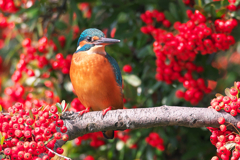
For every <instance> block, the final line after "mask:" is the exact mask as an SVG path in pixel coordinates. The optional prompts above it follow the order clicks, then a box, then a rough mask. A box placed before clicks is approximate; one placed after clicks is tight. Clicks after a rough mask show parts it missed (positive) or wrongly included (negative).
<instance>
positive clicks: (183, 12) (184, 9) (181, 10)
mask: <svg viewBox="0 0 240 160" xmlns="http://www.w3.org/2000/svg"><path fill="white" fill-rule="evenodd" d="M178 3H179V6H180V8H181V9H180V10H179V13H180V14H181V15H182V16H181V18H182V22H186V21H187V18H188V17H187V13H186V10H187V9H186V6H185V4H184V3H183V1H182V0H178Z"/></svg>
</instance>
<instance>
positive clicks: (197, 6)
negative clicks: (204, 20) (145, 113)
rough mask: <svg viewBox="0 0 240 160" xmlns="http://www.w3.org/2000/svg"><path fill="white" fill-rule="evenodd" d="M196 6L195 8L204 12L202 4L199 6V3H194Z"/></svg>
mask: <svg viewBox="0 0 240 160" xmlns="http://www.w3.org/2000/svg"><path fill="white" fill-rule="evenodd" d="M194 8H195V9H196V10H199V11H200V12H201V13H203V12H204V9H203V8H202V7H201V6H199V5H194Z"/></svg>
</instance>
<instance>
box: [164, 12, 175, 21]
mask: <svg viewBox="0 0 240 160" xmlns="http://www.w3.org/2000/svg"><path fill="white" fill-rule="evenodd" d="M164 15H165V17H166V18H167V19H168V20H169V21H170V22H171V23H174V22H176V21H177V19H176V18H175V17H174V16H173V15H172V14H171V13H170V12H168V11H164Z"/></svg>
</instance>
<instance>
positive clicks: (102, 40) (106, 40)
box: [93, 37, 120, 45]
mask: <svg viewBox="0 0 240 160" xmlns="http://www.w3.org/2000/svg"><path fill="white" fill-rule="evenodd" d="M119 42H120V40H118V39H113V38H103V37H101V38H100V39H99V40H96V41H95V42H93V44H96V45H110V44H114V43H119Z"/></svg>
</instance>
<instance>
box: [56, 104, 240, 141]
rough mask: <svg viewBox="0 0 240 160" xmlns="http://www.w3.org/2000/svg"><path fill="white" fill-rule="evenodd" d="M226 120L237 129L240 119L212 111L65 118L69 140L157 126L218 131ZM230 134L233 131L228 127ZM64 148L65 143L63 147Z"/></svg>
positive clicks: (168, 108) (154, 110) (156, 110)
mask: <svg viewBox="0 0 240 160" xmlns="http://www.w3.org/2000/svg"><path fill="white" fill-rule="evenodd" d="M219 117H224V118H225V120H226V122H230V123H232V124H233V125H235V126H236V124H237V122H238V121H239V119H240V116H236V117H233V116H231V115H230V114H229V113H226V112H224V111H223V112H217V111H215V110H214V109H209V108H196V107H195V108H191V107H176V106H161V107H153V108H136V109H121V110H111V111H109V112H107V114H106V115H105V116H104V118H102V112H99V111H98V112H89V113H86V114H84V115H83V116H82V117H80V116H79V115H78V113H75V112H65V113H64V114H63V115H62V119H63V120H64V124H65V125H66V127H67V128H68V132H67V134H68V136H69V140H72V139H75V138H77V137H79V136H82V135H84V134H86V133H90V132H98V131H106V130H125V129H138V128H150V127H157V126H174V125H178V126H185V127H195V128H198V127H219V123H218V118H219ZM228 129H230V130H233V131H235V130H234V128H233V127H231V126H229V128H228ZM60 144H62V143H60Z"/></svg>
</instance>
